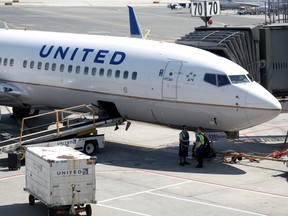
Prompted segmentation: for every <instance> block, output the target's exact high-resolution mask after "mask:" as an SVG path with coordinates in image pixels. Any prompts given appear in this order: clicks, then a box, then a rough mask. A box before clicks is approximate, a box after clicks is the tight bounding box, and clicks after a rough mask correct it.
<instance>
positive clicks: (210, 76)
mask: <svg viewBox="0 0 288 216" xmlns="http://www.w3.org/2000/svg"><path fill="white" fill-rule="evenodd" d="M204 81H205V82H207V83H210V84H212V85H215V86H216V85H217V84H216V74H205V76H204Z"/></svg>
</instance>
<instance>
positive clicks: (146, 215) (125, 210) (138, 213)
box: [97, 203, 151, 216]
mask: <svg viewBox="0 0 288 216" xmlns="http://www.w3.org/2000/svg"><path fill="white" fill-rule="evenodd" d="M97 206H101V207H105V208H111V209H115V210H119V211H123V212H128V213H132V214H136V215H142V216H151V215H148V214H143V213H140V212H135V211H130V210H127V209H122V208H117V207H113V206H108V205H103V204H98V203H97Z"/></svg>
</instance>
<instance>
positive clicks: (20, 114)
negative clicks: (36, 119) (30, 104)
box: [12, 107, 30, 118]
mask: <svg viewBox="0 0 288 216" xmlns="http://www.w3.org/2000/svg"><path fill="white" fill-rule="evenodd" d="M12 111H13V116H14V117H15V118H25V117H27V116H29V113H30V109H25V108H18V107H13V109H12Z"/></svg>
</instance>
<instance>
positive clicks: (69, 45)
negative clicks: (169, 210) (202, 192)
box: [0, 10, 282, 131]
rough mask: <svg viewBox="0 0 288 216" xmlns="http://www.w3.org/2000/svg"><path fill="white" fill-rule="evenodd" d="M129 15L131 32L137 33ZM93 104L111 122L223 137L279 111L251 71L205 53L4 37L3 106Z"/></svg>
mask: <svg viewBox="0 0 288 216" xmlns="http://www.w3.org/2000/svg"><path fill="white" fill-rule="evenodd" d="M131 11H133V10H130V12H131ZM131 17H132V21H130V23H134V25H135V24H136V28H134V27H133V28H131V29H132V32H131V34H134V35H135V34H137V32H138V33H139V34H140V32H139V29H138V28H137V21H136V20H133V17H135V16H130V18H131ZM90 103H93V104H97V105H98V106H99V107H101V108H102V109H103V110H106V111H107V113H108V114H109V116H110V117H111V118H114V117H119V116H121V117H123V119H131V120H138V121H144V122H151V123H156V124H163V125H168V126H170V127H176V128H178V127H181V125H184V124H185V125H187V126H188V127H190V128H195V127H197V126H202V127H204V128H209V129H214V130H218V131H238V130H241V129H245V128H249V127H252V126H255V125H257V124H260V123H263V122H266V121H269V120H271V119H273V118H274V117H276V116H277V115H278V114H279V113H280V112H281V109H282V108H281V105H280V103H279V102H278V100H277V99H276V98H274V97H273V96H272V95H271V94H270V93H269V92H268V91H267V90H266V89H264V88H263V87H262V86H261V85H259V84H258V83H257V82H255V81H253V79H252V78H251V76H250V75H249V74H248V72H247V71H246V70H244V69H243V68H242V67H240V66H239V65H237V64H235V63H233V62H231V61H230V60H227V59H225V58H222V57H219V56H217V55H215V54H212V53H210V52H207V51H205V50H201V49H197V48H193V47H189V46H184V45H179V44H174V43H165V42H159V41H151V40H144V39H141V38H130V37H112V36H96V35H85V34H70V33H56V32H40V31H29V30H11V29H3V30H1V31H0V104H2V105H6V106H12V107H13V113H14V115H16V116H21V115H27V114H28V113H29V112H30V111H31V110H34V109H41V108H43V107H45V108H47V107H49V108H66V107H71V106H76V105H79V104H90Z"/></svg>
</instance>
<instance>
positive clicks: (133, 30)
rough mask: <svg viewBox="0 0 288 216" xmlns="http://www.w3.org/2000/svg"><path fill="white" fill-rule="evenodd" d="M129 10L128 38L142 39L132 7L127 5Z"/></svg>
mask: <svg viewBox="0 0 288 216" xmlns="http://www.w3.org/2000/svg"><path fill="white" fill-rule="evenodd" d="M127 7H128V10H129V23H130V36H131V37H135V38H143V35H142V32H141V29H140V26H139V23H138V20H137V17H136V15H135V12H134V9H133V7H131V6H129V5H127Z"/></svg>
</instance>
